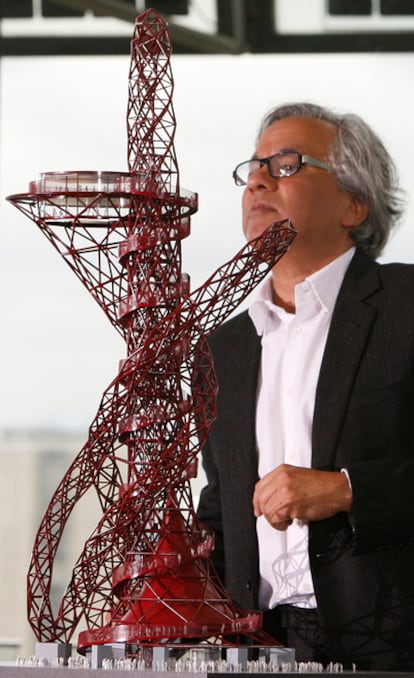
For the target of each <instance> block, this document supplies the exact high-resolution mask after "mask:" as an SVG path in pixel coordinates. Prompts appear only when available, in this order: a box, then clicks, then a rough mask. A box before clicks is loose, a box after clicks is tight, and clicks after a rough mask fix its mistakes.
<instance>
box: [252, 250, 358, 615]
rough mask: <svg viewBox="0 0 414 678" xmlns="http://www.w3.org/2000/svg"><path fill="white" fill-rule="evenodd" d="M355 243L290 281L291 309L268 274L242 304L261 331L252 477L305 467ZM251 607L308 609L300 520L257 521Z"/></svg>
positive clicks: (311, 601) (309, 587)
mask: <svg viewBox="0 0 414 678" xmlns="http://www.w3.org/2000/svg"><path fill="white" fill-rule="evenodd" d="M354 251H355V248H351V249H349V250H347V252H345V254H343V255H341V256H340V257H338V258H337V259H335V260H334V261H333V262H331V263H330V264H328V266H325V267H324V268H322V269H321V270H319V271H317V272H316V273H314V274H313V275H311V276H309V277H308V278H306V279H305V280H304V281H303V282H302V283H300V284H298V285H296V287H295V309H296V310H295V313H287V312H286V311H285V310H284V309H282V308H281V307H279V306H276V305H275V304H274V303H273V301H272V283H271V279H270V278H268V279H267V280H266V281H265V283H264V284H263V285H262V286H261V287H260V288H259V290H258V295H257V298H256V299H255V301H254V302H253V303H252V305H251V306H250V309H249V315H250V317H251V318H252V320H253V323H254V325H255V327H256V331H257V333H258V335H259V336H261V337H262V357H261V367H260V373H259V380H258V394H257V409H256V441H257V450H258V471H259V477H260V478H262V477H263V476H264V475H266V474H267V473H269V472H270V471H272V470H273V469H274V468H276V467H277V466H279V465H280V464H283V463H285V464H291V465H293V466H302V467H307V468H310V466H311V456H312V449H311V435H312V422H313V410H314V406H315V393H316V386H317V382H318V377H319V371H320V366H321V362H322V355H323V351H324V348H325V343H326V338H327V335H328V330H329V325H330V322H331V318H332V312H333V308H334V305H335V302H336V298H337V296H338V292H339V288H340V286H341V284H342V281H343V278H344V275H345V272H346V269H347V268H348V265H349V263H350V261H351V259H352V256H353V254H354ZM257 537H258V543H259V557H260V591H259V605H260V608H261V609H263V610H266V609H270V608H273V607H275V606H276V605H282V604H289V605H298V606H300V607H308V608H312V607H316V599H315V595H314V587H313V582H312V576H311V572H310V565H309V556H308V525H307V523H305V522H303V521H298V520H294V521H293V524H292V525H290V526H289V527H288V529H287V530H286V531H279V530H276V529H274V528H273V527H272V526H271V525H270V524H269V523H268V522H267V520H266V519H265V518H264V517H263V516H260V518H258V520H257Z"/></svg>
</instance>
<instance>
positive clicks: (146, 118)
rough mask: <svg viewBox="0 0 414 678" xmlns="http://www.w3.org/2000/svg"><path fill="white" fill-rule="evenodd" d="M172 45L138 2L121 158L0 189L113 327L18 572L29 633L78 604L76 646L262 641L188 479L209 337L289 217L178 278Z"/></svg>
mask: <svg viewBox="0 0 414 678" xmlns="http://www.w3.org/2000/svg"><path fill="white" fill-rule="evenodd" d="M170 55H171V44H170V38H169V34H168V30H167V24H166V23H165V21H164V20H163V19H162V18H161V17H160V16H159V15H158V14H157V13H156V12H155V11H154V10H148V11H146V12H144V13H143V14H142V15H141V16H139V17H138V18H137V21H136V24H135V29H134V34H133V37H132V41H131V67H130V73H129V97H128V111H127V128H128V170H129V171H128V172H124V173H119V172H91V171H84V172H66V173H54V172H50V173H44V174H42V175H41V176H40V177H39V178H38V179H37V180H36V181H34V182H32V183H31V184H30V186H29V192H28V193H25V194H18V195H13V196H10V197H9V200H10V201H11V202H12V203H13V204H14V205H15V206H16V207H17V208H18V209H19V210H21V211H22V212H23V213H24V214H26V215H27V216H29V217H30V218H31V219H32V220H33V221H34V222H35V223H36V224H37V225H38V227H39V228H40V229H41V231H42V232H43V233H44V235H45V236H46V237H47V238H48V239H49V240H50V242H51V243H52V245H53V246H54V248H56V249H57V250H58V252H59V253H60V255H61V256H62V257H63V258H64V259H65V261H66V262H67V263H68V265H69V266H70V268H71V269H72V270H73V271H74V272H75V274H76V275H77V276H78V277H79V278H80V280H81V281H82V283H83V285H84V286H85V287H86V288H87V289H88V291H89V292H90V293H91V295H92V296H93V297H94V299H95V300H96V301H97V302H98V303H99V305H100V306H101V307H102V309H103V311H104V312H105V314H106V315H107V317H108V318H109V320H110V322H111V323H112V325H113V326H114V327H115V329H116V330H117V331H118V332H120V334H121V335H122V337H123V338H124V340H125V343H126V358H125V359H124V360H122V361H121V364H120V369H119V373H118V374H117V376H116V377H115V378H114V380H113V381H112V383H111V384H110V385H109V386H108V388H107V389H106V390H105V391H104V393H103V396H102V400H101V403H100V405H99V408H98V412H97V414H96V416H95V418H94V420H93V422H92V424H91V426H90V429H89V434H88V439H87V441H86V443H85V445H84V447H83V448H82V450H81V451H80V452H79V454H78V455H77V456H76V457H75V459H74V461H73V463H72V464H71V466H70V468H69V469H68V470H67V472H66V473H65V475H64V477H63V478H62V480H61V482H60V483H59V485H58V487H57V489H56V491H55V493H54V495H53V497H52V499H51V500H50V503H49V505H48V507H47V510H46V512H45V515H44V517H43V519H42V521H41V524H40V527H39V529H38V532H37V535H36V537H35V542H34V547H33V553H32V559H31V563H30V567H29V572H28V616H29V622H30V624H31V626H32V628H33V630H34V633H35V635H36V638H37V640H38V641H40V642H69V641H70V640H71V638H72V636H73V634H74V632H75V630H76V627H77V626H78V624H79V622H80V620H83V622H84V623H85V626H86V629H87V630H85V631H82V632H81V633H80V634H79V637H78V649H79V650H80V651H85V650H86V649H87V648H88V647H90V646H91V645H99V644H108V643H115V642H116V643H119V642H122V643H126V644H127V645H128V647H130V648H132V647H143V646H153V645H157V644H160V643H164V644H165V643H168V642H174V643H177V642H178V641H183V642H185V641H186V639H187V640H189V639H191V640H195V639H196V640H198V641H204V642H208V643H213V644H214V643H216V642H217V643H218V642H220V643H221V644H223V643H224V644H233V645H235V644H238V643H240V642H244V643H245V642H246V638H247V639H248V640H249V642H251V643H253V644H254V643H258V644H260V645H263V644H269V642H268V641H269V639H268V638H267V637H266V636H265V635H264V634H263V633H262V632H261V615H260V613H258V612H255V611H245V610H241V609H239V608H238V607H237V606H236V605H235V604H234V603H233V602H232V601H231V600H230V598H229V596H228V594H227V593H226V591H225V589H224V588H223V586H222V584H221V582H220V580H219V579H218V577H217V575H216V573H215V571H214V570H213V568H212V565H211V563H210V561H209V555H210V553H211V550H212V548H213V547H214V540H213V537H212V534H211V533H210V531H209V530H208V529H207V528H206V527H205V526H203V525H201V524H200V523H199V522H198V520H197V517H196V514H195V511H194V508H193V502H192V495H191V487H190V479H191V477H193V476H194V475H195V473H196V468H197V455H198V453H199V450H200V448H201V446H202V445H203V443H204V441H205V439H206V437H207V435H208V432H209V430H210V428H211V425H212V423H213V422H214V418H215V395H216V380H215V374H214V366H213V362H212V359H211V356H210V353H209V350H208V346H207V342H206V337H207V336H208V335H209V334H210V333H211V332H212V331H213V330H214V329H215V328H216V327H217V326H218V325H219V324H221V323H222V322H223V320H224V319H225V318H226V317H227V316H228V315H229V314H230V313H231V312H232V311H233V310H234V309H235V308H236V307H237V306H238V304H240V302H241V301H242V300H243V299H244V298H245V297H246V296H247V295H248V294H249V293H250V292H251V291H252V289H253V288H254V287H255V286H256V285H257V283H258V282H259V281H260V280H261V279H262V278H263V277H264V276H265V275H266V273H267V272H268V271H269V270H270V268H271V267H272V266H273V265H274V264H275V263H276V262H277V260H278V259H279V257H280V256H282V255H283V254H284V253H285V252H286V250H287V248H288V247H289V245H290V244H291V242H292V240H293V238H294V237H295V231H294V229H293V228H292V227H291V225H290V223H289V221H288V220H285V221H283V222H278V223H275V224H272V225H270V227H269V228H268V229H267V231H265V232H264V233H263V235H262V236H260V237H259V238H257V239H256V240H254V241H252V242H250V243H248V244H247V245H246V246H245V247H243V249H242V250H240V252H239V253H238V254H237V255H236V256H235V257H234V258H233V259H232V260H231V261H229V262H227V263H226V264H224V265H223V266H221V267H220V268H219V269H218V270H217V271H216V272H215V273H213V275H212V276H211V277H210V278H209V279H208V280H207V281H206V282H205V283H204V284H203V285H202V286H201V287H200V288H198V289H197V290H195V291H194V292H190V285H189V280H188V276H186V275H185V274H183V273H182V270H181V241H182V239H183V238H185V237H186V236H188V235H189V233H190V216H191V214H193V213H194V212H195V211H196V209H197V196H196V195H195V194H194V193H189V192H186V191H183V190H181V189H180V186H179V172H178V164H177V159H176V156H175V151H174V133H175V126H176V121H175V117H174V110H173V105H172V91H173V78H172V73H171V67H170ZM89 490H92V491H95V492H96V495H97V497H98V500H99V504H100V507H101V510H102V514H101V519H100V521H99V523H98V525H97V526H96V528H95V529H94V531H93V532H92V534H91V535H90V537H89V538H88V539H87V541H86V542H85V544H84V547H83V550H82V552H81V553H80V555H79V558H78V560H77V562H76V563H75V564H74V567H73V571H72V576H71V578H70V581H69V582H68V585H67V588H66V591H65V592H64V594H63V596H62V598H61V601H60V606H59V609H58V610H54V609H53V607H52V603H51V587H52V579H53V567H54V560H55V556H56V553H57V549H58V546H59V543H60V541H61V538H62V534H63V531H64V529H65V525H66V524H67V521H68V519H69V516H70V514H71V512H72V511H73V509H74V507H75V505H76V504H77V503H78V502H79V501H80V499H81V498H82V497H83V496H84V495H85V493H86V492H87V491H89ZM242 639H243V640H242ZM270 640H271V644H273V645H274V644H275V642H274V639H270ZM130 652H133V650H132V649H131V650H130Z"/></svg>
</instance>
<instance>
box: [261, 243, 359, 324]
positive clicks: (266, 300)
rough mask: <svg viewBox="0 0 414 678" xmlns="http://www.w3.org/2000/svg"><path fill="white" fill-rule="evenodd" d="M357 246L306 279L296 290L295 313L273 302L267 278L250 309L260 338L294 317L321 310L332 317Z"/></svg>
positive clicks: (302, 317)
mask: <svg viewBox="0 0 414 678" xmlns="http://www.w3.org/2000/svg"><path fill="white" fill-rule="evenodd" d="M354 252H355V247H351V248H350V249H349V250H347V251H346V252H345V253H344V254H341V256H339V257H337V258H336V259H334V260H333V261H331V262H330V263H329V264H328V265H327V266H324V267H323V268H321V269H320V270H319V271H316V273H312V275H310V276H308V277H307V278H305V280H304V281H303V282H301V283H299V284H298V285H296V287H295V305H296V314H290V313H287V312H286V311H285V310H284V309H283V308H281V307H280V306H277V305H276V304H274V302H273V300H272V279H271V277H269V278H267V279H266V280H265V281H264V283H263V284H262V285H260V287H259V288H258V290H257V294H256V297H255V299H254V300H253V302H252V304H251V305H250V308H249V311H248V312H249V316H250V318H251V319H252V321H253V323H254V326H255V327H256V332H257V334H258V335H262V334H264V333H266V332H267V331H268V330H269V329H270V327H271V326H274V323H275V322H283V321H286V320H287V319H292V318H293V317H294V316H295V315H296V316H298V315H300V316H301V320H302V321H304V320H307V319H308V318H309V317H312V315H314V314H315V313H316V312H317V311H318V309H323V311H324V312H325V313H329V314H332V312H333V309H334V306H335V303H336V298H337V296H338V293H339V289H340V287H341V285H342V281H343V279H344V276H345V273H346V270H347V268H348V266H349V264H350V261H351V259H352V257H353V255H354Z"/></svg>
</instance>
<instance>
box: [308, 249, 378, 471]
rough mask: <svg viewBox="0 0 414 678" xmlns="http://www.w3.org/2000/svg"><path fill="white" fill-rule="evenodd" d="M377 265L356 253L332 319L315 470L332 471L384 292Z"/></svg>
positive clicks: (319, 394) (317, 414)
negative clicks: (378, 295) (375, 300)
mask: <svg viewBox="0 0 414 678" xmlns="http://www.w3.org/2000/svg"><path fill="white" fill-rule="evenodd" d="M378 270H379V267H378V264H376V263H375V262H374V261H372V259H370V258H369V257H367V256H366V255H365V254H363V253H362V252H360V251H359V250H357V251H356V253H355V255H354V257H353V259H352V261H351V263H350V266H349V268H348V271H347V273H346V275H345V278H344V282H343V284H342V287H341V289H340V292H339V295H338V299H337V302H336V305H335V309H334V312H333V316H332V322H331V327H330V330H329V333H328V338H327V342H326V347H325V352H324V356H323V359H322V365H321V371H320V375H319V381H318V386H317V391H316V400H315V411H314V418H313V430H312V466H313V467H315V468H332V467H333V466H334V461H335V450H336V446H337V442H338V438H339V435H340V432H341V428H342V424H343V421H344V417H345V412H346V408H347V404H348V400H349V394H350V391H351V388H352V384H353V382H354V379H355V375H356V372H357V370H358V365H359V363H360V361H361V358H362V355H363V352H364V347H365V345H366V341H367V337H368V334H369V330H370V328H371V325H372V323H373V322H374V320H375V315H376V309H375V307H374V306H373V305H370V303H369V301H368V297H369V296H370V295H371V294H373V293H374V292H375V291H377V290H378V288H379V279H378Z"/></svg>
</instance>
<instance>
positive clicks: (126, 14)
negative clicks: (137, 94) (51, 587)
mask: <svg viewBox="0 0 414 678" xmlns="http://www.w3.org/2000/svg"><path fill="white" fill-rule="evenodd" d="M53 1H54V2H55V3H57V4H59V5H64V6H66V7H75V8H76V9H83V10H85V11H86V10H90V11H92V12H94V13H95V14H103V15H107V16H112V17H114V18H116V19H121V20H122V21H128V22H130V23H135V19H136V18H137V10H136V8H135V7H133V6H131V5H130V4H129V3H127V2H124V0H53ZM237 2H238V0H233V4H235V6H237ZM164 18H165V19H166V21H167V23H168V31H169V33H170V36H171V41H172V43H173V46H174V44H177V45H180V46H181V47H185V48H186V49H188V50H190V51H191V52H195V53H201V54H241V53H242V52H243V51H245V44H244V39H243V38H244V35H243V33H242V32H241V31H240V29H239V30H237V31H236V36H235V37H231V36H228V35H223V34H217V33H216V34H214V35H211V34H209V33H202V32H201V31H195V30H192V29H190V28H186V27H185V26H179V25H178V24H174V22H173V21H171V19H170V18H169V17H168V16H165V17H164ZM239 21H240V19H239Z"/></svg>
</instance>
